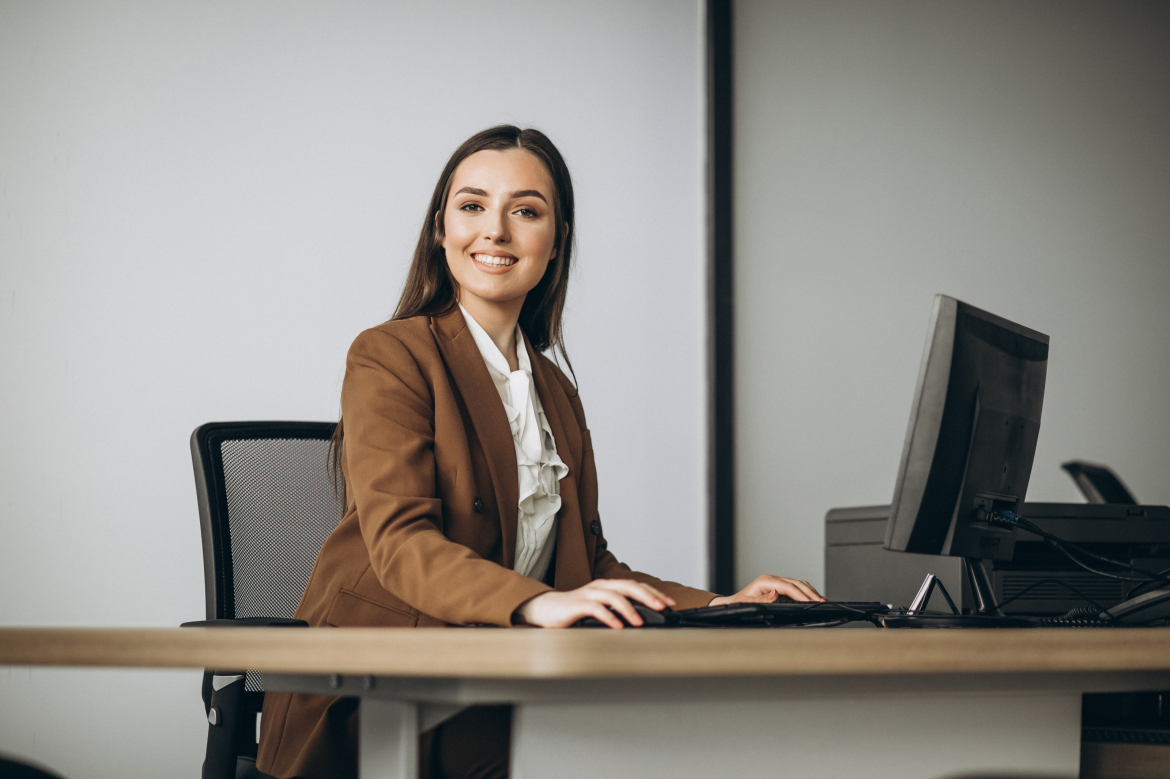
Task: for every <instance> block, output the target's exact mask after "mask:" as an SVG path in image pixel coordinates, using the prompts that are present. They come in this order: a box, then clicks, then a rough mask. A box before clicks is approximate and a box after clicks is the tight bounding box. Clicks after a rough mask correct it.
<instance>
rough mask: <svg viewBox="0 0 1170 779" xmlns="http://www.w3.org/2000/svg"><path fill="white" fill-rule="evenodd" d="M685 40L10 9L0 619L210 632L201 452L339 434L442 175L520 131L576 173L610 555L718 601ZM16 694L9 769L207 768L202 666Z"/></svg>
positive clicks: (2, 678)
mask: <svg viewBox="0 0 1170 779" xmlns="http://www.w3.org/2000/svg"><path fill="white" fill-rule="evenodd" d="M700 18H701V13H700V7H699V3H698V2H685V3H678V2H666V1H665V0H664V1H662V2H649V1H643V2H617V1H615V2H590V3H572V2H563V3H537V4H528V5H523V6H516V5H514V4H511V3H503V2H488V3H457V2H431V3H413V2H386V3H366V2H346V3H337V2H329V3H324V2H319V3H306V2H291V3H290V2H276V1H275V0H272V1H270V2H253V3H246V4H240V3H228V2H213V3H198V4H191V3H183V4H178V3H169V2H168V3H160V2H136V3H128V2H112V1H102V2H93V3H52V2H36V3H32V2H3V3H0V106H3V108H2V109H0V366H2V367H0V496H2V497H0V594H2V597H0V624H3V625H150V626H172V625H176V624H177V623H179V622H180V621H182V620H186V619H193V618H201V617H202V613H203V585H202V565H201V551H200V542H199V532H198V519H197V512H196V506H195V495H194V489H193V482H192V476H191V464H190V456H189V454H188V448H187V438H188V436H189V434H190V432H191V430H192V429H193V428H194V427H195V426H196V425H198V424H200V423H202V422H206V421H210V420H228V419H335V418H336V416H337V413H338V397H339V391H340V380H341V375H342V368H343V364H344V356H345V352H346V349H347V347H348V346H349V343H350V341H351V340H352V339H353V337H354V336H355V335H356V334H357V333H358V332H359V331H360V330H362V329H364V328H366V327H369V326H372V325H374V324H377V323H379V322H381V321H383V320H385V319H386V318H387V317H388V316H389V314H390V313H391V311H392V309H393V307H394V304H395V303H396V301H397V296H398V292H399V289H400V285H401V282H402V279H403V276H404V271H405V268H406V266H407V262H408V258H409V254H410V251H411V249H412V247H413V243H414V241H415V239H416V236H417V231H418V228H419V225H420V224H421V222H422V219H423V209H424V208H425V205H426V202H427V198H428V196H429V194H430V191H431V188H432V187H433V185H434V181H435V179H436V178H437V176H438V174H439V171H440V169H441V167H442V165H443V163H444V162H445V161H446V158H447V156H448V155H449V154H450V153H451V152H452V151H453V150H454V148H455V147H456V146H457V145H458V144H459V142H460V141H462V140H463V139H464V138H465V137H467V136H468V135H470V134H471V133H473V132H475V131H477V130H479V129H482V128H483V127H486V126H488V125H491V124H495V123H498V122H505V121H507V122H516V123H520V124H523V125H531V126H536V127H539V128H541V129H543V130H545V131H546V132H547V133H549V135H550V136H551V137H552V138H553V140H554V141H555V142H556V143H558V145H559V146H560V148H561V150H562V151H563V152H564V154H565V156H566V158H567V159H568V162H569V164H570V167H571V169H572V171H573V174H574V176H575V181H576V187H577V202H578V204H579V206H578V207H579V211H578V224H577V228H578V235H579V253H578V255H577V257H578V261H579V269H578V272H577V274H576V276H575V277H574V279H573V284H572V287H571V291H570V296H569V310H568V315H567V322H566V335H567V341H568V345H569V351H570V356H571V357H572V358H573V363H574V366H575V367H576V372H577V376H578V378H579V380H580V384H581V393H582V397H583V399H584V401H585V404H586V409H587V411H588V413H589V420H590V425H591V428H592V430H593V440H594V443H595V447H596V450H597V454H598V462H599V466H598V469H599V476H600V481H601V512H602V515H603V517H604V521H605V523H606V532H607V535H608V537H609V538H610V539H611V546H612V548H613V549H614V550H615V551H616V553H617V554H618V555H619V557H621V558H623V559H625V560H627V561H629V562H630V563H631V564H633V565H635V566H636V567H640V568H642V569H644V570H649V571H651V572H654V573H656V574H659V575H663V576H666V577H669V578H674V579H678V580H681V581H684V582H687V583H690V584H696V585H702V583H703V582H704V581H705V580H706V571H705V550H704V538H705V531H704V527H705V506H706V502H705V466H704V451H705V432H704V420H705V400H704V386H705V381H704V375H703V371H704V356H703V349H704V343H705V328H706V325H705V321H704V314H703V312H704V311H705V304H704V288H703V285H704V278H705V269H704V268H705V266H704V248H703V247H704V246H705V241H704V237H703V229H704V228H703V223H704V220H703V196H702V186H703V161H702V154H703V148H704V146H703V137H702V127H703V116H702V95H701V84H702V79H701V74H702V63H701V43H702V41H701V30H700ZM87 674H88V675H87ZM0 700H3V701H4V705H3V706H0V752H8V753H16V754H20V755H24V756H26V757H32V758H35V759H38V760H40V761H42V762H44V763H47V764H49V765H51V766H54V767H55V768H56V769H57V770H58V771H61V772H63V773H64V774H66V775H67V776H78V777H80V776H86V777H94V778H98V777H115V776H117V777H122V776H147V775H150V776H160V777H165V776H175V777H178V776H193V775H197V772H198V770H199V762H200V760H201V755H202V744H203V738H204V730H203V726H202V725H201V722H202V709H201V705H200V702H199V697H198V674H197V672H193V671H192V672H156V673H154V674H150V675H136V674H134V673H131V672H85V673H81V672H72V671H69V672H67V671H60V672H58V671H43V670H33V671H29V670H25V669H17V670H0ZM143 744H147V745H150V748H147V749H143V748H141V745H143Z"/></svg>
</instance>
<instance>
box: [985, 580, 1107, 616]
mask: <svg viewBox="0 0 1170 779" xmlns="http://www.w3.org/2000/svg"><path fill="white" fill-rule="evenodd" d="M1041 584H1059V585H1060V586H1062V587H1064V588H1066V589H1069V590H1072V592H1073V594H1075V595H1076V596H1077V597H1079V598H1080V599H1081V600H1083V601H1086V602H1088V603H1091V604H1092V605H1093V607H1094V608H1096V609H1097V611H1098V612H1101V611H1105V610H1106V609H1105V607H1104V606H1102V605H1101V604H1100V603H1098V602H1097V601H1095V600H1093V599H1092V598H1090V597H1089V596H1088V595H1085V594H1084V593H1083V592H1081V591H1080V590H1078V589H1077V588H1076V587H1074V586H1072V585H1071V584H1069V583H1068V582H1062V581H1061V580H1060V579H1041V580H1040V581H1038V582H1035V583H1033V584H1029V585H1028V586H1027V587H1025V588H1024V589H1022V590H1020V591H1019V592H1017V593H1016V594H1015V595H1013V596H1012V597H1010V598H1006V599H1004V600H1001V601H1000V602H999V605H1000V606H1001V607H1002V606H1006V605H1007V604H1009V603H1011V602H1012V601H1014V600H1019V599H1020V598H1022V597H1024V596H1025V595H1027V594H1028V593H1029V592H1031V591H1032V590H1034V589H1036V588H1037V587H1039V586H1040V585H1041ZM1066 616H1067V615H1066Z"/></svg>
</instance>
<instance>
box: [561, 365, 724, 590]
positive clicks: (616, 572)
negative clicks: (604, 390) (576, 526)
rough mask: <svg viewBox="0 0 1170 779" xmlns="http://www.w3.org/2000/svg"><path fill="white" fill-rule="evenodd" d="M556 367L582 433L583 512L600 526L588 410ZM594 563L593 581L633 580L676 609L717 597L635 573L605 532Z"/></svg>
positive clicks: (600, 537) (601, 536)
mask: <svg viewBox="0 0 1170 779" xmlns="http://www.w3.org/2000/svg"><path fill="white" fill-rule="evenodd" d="M550 364H551V363H550ZM553 367H554V370H556V373H557V378H558V379H560V381H561V382H562V385H563V386H565V388H566V393H567V394H568V396H569V402H570V404H571V405H572V407H573V414H574V415H575V416H576V418H577V424H578V426H579V427H580V429H581V432H582V436H581V438H582V441H583V446H582V452H581V477H580V480H581V489H582V493H583V494H582V498H583V501H582V503H583V504H584V505H583V509H584V511H585V513H586V514H588V515H591V516H590V517H589V519H588V521H590V522H591V521H592V520H594V519H596V520H597V521H598V522H599V524H600V517H599V516H598V512H597V468H596V464H595V463H594V460H593V439H592V437H591V436H590V435H589V429H588V428H587V427H586V425H585V409H584V407H583V406H582V405H581V399H580V398H579V397H578V396H577V393H576V389H575V388H574V387H573V386H572V385H571V384H569V380H568V378H567V377H566V376H565V375H564V374H563V373H561V371H560V370H559V369H558V368H556V366H555V365H554V366H553ZM592 563H593V566H592V568H593V578H594V579H633V580H634V581H639V582H642V583H644V584H649V585H651V586H652V587H655V588H657V589H658V590H660V591H661V592H663V593H665V594H666V595H669V596H670V597H672V598H674V600H675V603H676V604H677V606H676V608H679V609H694V608H699V607H701V606H706V605H707V604H708V603H710V602H711V599H712V598H714V597H715V593H713V592H707V591H706V590H699V589H696V588H694V587H687V586H686V585H685V584H679V583H678V582H670V581H665V580H663V579H658V578H655V577H653V576H651V575H650V574H646V573H641V572H639V571H634V570H632V569H631V568H630V567H629V566H628V565H626V564H625V563H623V562H620V561H619V560H618V559H617V557H615V556H614V554H613V552H611V551H609V547H608V545H607V543H606V541H605V535H604V533H602V534H599V535H598V536H597V543H596V545H595V546H594V549H593V560H592Z"/></svg>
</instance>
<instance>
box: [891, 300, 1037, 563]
mask: <svg viewBox="0 0 1170 779" xmlns="http://www.w3.org/2000/svg"><path fill="white" fill-rule="evenodd" d="M1047 367H1048V336H1046V335H1043V334H1041V333H1038V332H1036V331H1034V330H1029V329H1028V328H1026V327H1023V326H1021V325H1017V324H1015V323H1014V322H1009V321H1008V320H1006V319H1002V318H1000V317H998V316H995V315H994V314H990V313H988V312H986V311H982V310H980V309H978V308H975V307H973V306H969V305H967V304H966V303H962V302H960V301H958V300H955V299H954V298H950V297H947V296H945V295H937V296H935V299H934V309H933V311H932V313H931V317H930V330H929V332H928V334H927V338H926V350H925V352H924V353H923V355H922V365H921V367H920V368H919V371H918V385H917V387H916V388H915V390H914V403H913V408H912V409H911V412H910V425H909V429H908V430H907V431H906V443H905V446H904V447H903V449H902V460H901V464H900V465H899V467H898V481H897V483H896V485H895V487H894V499H893V505H892V506H891V507H890V519H889V522H888V524H887V525H886V540H885V547H886V549H892V550H895V551H899V552H918V553H921V554H935V555H950V556H956V557H971V558H981V559H985V560H1010V559H1011V556H1012V551H1013V549H1014V547H1015V536H1014V532H1015V531H1014V530H1012V529H1011V528H1004V527H995V526H992V525H990V524H988V523H987V522H984V521H981V519H980V518H981V517H984V516H986V512H990V511H997V510H1000V509H1006V510H1009V511H1013V512H1015V511H1017V510H1018V509H1019V506H1020V505H1021V504H1022V503H1023V502H1024V494H1025V493H1026V492H1027V490H1028V479H1029V477H1030V476H1031V473H1032V459H1033V457H1035V454H1036V439H1037V436H1038V435H1039V433H1040V411H1041V408H1042V406H1043V403H1044V377H1045V372H1046V370H1047Z"/></svg>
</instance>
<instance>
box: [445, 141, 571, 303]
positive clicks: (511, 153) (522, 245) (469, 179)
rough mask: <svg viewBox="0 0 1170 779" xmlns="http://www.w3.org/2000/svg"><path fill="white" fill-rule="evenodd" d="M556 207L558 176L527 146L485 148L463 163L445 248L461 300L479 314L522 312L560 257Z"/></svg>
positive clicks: (448, 216)
mask: <svg viewBox="0 0 1170 779" xmlns="http://www.w3.org/2000/svg"><path fill="white" fill-rule="evenodd" d="M552 204H553V185H552V177H551V176H549V173H548V170H547V169H546V168H545V166H544V163H542V162H541V161H540V159H539V158H537V157H536V156H535V155H533V154H531V153H529V152H527V151H524V150H523V149H508V150H506V151H480V152H476V153H475V154H472V155H471V156H470V157H468V158H467V159H465V160H463V162H461V163H459V167H458V168H456V169H455V175H454V176H452V178H451V193H450V195H449V196H448V197H447V208H446V210H445V211H444V212H443V228H444V236H443V248H444V249H445V250H446V253H447V266H448V267H449V268H450V269H451V275H452V276H454V277H455V280H456V281H457V282H458V283H459V288H460V293H459V302H461V303H462V304H463V305H464V307H465V308H467V310H468V311H470V312H472V314H473V315H475V314H476V313H477V310H478V311H482V312H484V313H486V310H485V307H486V308H496V309H497V310H499V309H502V310H503V311H506V312H508V313H509V314H513V315H515V316H518V315H519V313H520V307H521V306H522V305H523V303H524V296H525V295H527V294H528V292H529V291H530V290H531V289H532V288H533V287H535V286H536V285H537V283H539V282H540V280H541V278H543V277H544V271H545V268H547V267H548V261H549V260H550V259H552V258H553V256H554V255H555V254H556V216H555V215H554V213H553V205H552ZM513 309H514V312H513ZM477 318H478V317H477Z"/></svg>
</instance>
